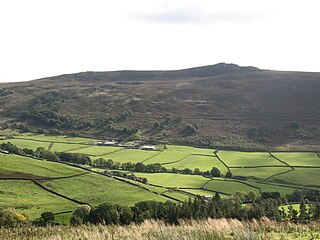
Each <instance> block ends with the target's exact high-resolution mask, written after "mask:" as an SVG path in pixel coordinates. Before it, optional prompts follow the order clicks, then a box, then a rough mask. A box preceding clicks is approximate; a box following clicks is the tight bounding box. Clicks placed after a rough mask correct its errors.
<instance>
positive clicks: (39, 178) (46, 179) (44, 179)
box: [0, 172, 88, 181]
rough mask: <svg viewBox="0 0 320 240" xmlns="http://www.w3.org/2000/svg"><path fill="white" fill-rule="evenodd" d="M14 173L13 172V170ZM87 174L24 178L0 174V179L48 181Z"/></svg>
mask: <svg viewBox="0 0 320 240" xmlns="http://www.w3.org/2000/svg"><path fill="white" fill-rule="evenodd" d="M13 173H14V172H13ZM85 174H88V172H84V173H78V174H75V175H70V176H61V177H41V176H39V177H35V178H31V177H30V178H26V177H1V175H0V180H39V181H50V180H58V179H67V178H74V177H79V176H82V175H85Z"/></svg>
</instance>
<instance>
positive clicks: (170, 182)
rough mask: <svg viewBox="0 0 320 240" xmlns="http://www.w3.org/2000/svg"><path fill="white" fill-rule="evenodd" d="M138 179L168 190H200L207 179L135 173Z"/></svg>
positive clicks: (190, 176) (174, 174)
mask: <svg viewBox="0 0 320 240" xmlns="http://www.w3.org/2000/svg"><path fill="white" fill-rule="evenodd" d="M135 174H136V175H137V176H139V177H145V178H147V179H148V183H151V184H156V185H159V186H163V187H168V188H174V187H176V188H200V187H202V186H203V185H204V184H205V183H206V182H207V181H208V180H210V179H208V178H205V177H202V176H199V175H185V174H176V173H135Z"/></svg>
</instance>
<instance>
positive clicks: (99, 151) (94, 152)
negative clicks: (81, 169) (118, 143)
mask: <svg viewBox="0 0 320 240" xmlns="http://www.w3.org/2000/svg"><path fill="white" fill-rule="evenodd" d="M121 149H122V148H120V147H111V146H90V147H84V148H80V149H78V150H72V151H70V152H73V153H83V154H88V155H91V156H95V157H102V158H103V157H106V158H108V156H107V155H106V154H109V153H112V152H115V151H117V150H121ZM104 155H105V156H104Z"/></svg>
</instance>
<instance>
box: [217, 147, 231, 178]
mask: <svg viewBox="0 0 320 240" xmlns="http://www.w3.org/2000/svg"><path fill="white" fill-rule="evenodd" d="M213 154H214V155H215V156H216V158H217V159H218V160H219V161H220V162H221V163H222V164H223V165H224V166H225V167H226V168H227V169H228V172H230V173H231V171H230V168H229V166H228V165H227V164H226V163H225V162H224V161H223V160H222V159H221V158H220V157H219V155H218V151H213Z"/></svg>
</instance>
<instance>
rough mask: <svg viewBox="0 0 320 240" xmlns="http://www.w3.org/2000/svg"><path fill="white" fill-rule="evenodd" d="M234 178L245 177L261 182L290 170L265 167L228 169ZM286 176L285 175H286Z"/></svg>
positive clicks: (287, 168)
mask: <svg viewBox="0 0 320 240" xmlns="http://www.w3.org/2000/svg"><path fill="white" fill-rule="evenodd" d="M230 170H231V172H232V173H233V175H235V176H245V177H248V178H251V179H257V180H258V181H262V180H264V179H266V178H269V177H271V176H273V175H275V174H280V173H283V172H285V171H288V170H290V168H289V167H266V168H262V167H261V168H232V169H230ZM286 174H287V173H286Z"/></svg>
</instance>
